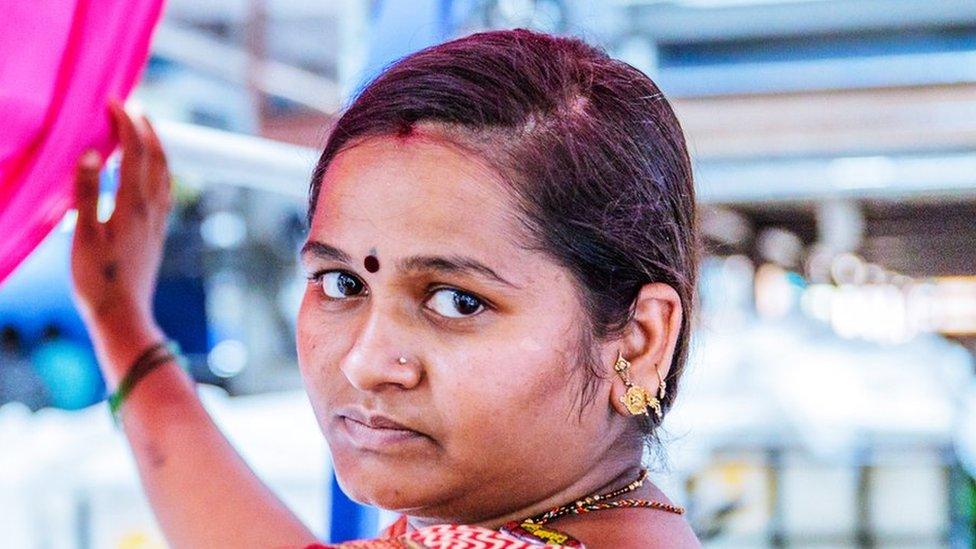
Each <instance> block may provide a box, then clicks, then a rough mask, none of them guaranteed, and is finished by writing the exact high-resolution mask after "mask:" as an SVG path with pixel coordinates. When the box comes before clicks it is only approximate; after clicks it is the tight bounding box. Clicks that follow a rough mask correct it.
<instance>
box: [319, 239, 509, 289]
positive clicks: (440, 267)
mask: <svg viewBox="0 0 976 549" xmlns="http://www.w3.org/2000/svg"><path fill="white" fill-rule="evenodd" d="M300 255H301V257H303V258H304V257H305V256H308V255H312V256H315V257H317V258H319V259H323V260H326V261H338V262H341V263H347V264H352V257H351V256H350V255H349V254H348V253H346V252H344V251H342V250H340V249H339V248H336V247H335V246H331V245H329V244H326V243H325V242H319V241H317V240H309V241H308V242H306V243H305V245H304V246H302V251H301V253H300ZM397 269H398V270H400V271H407V272H409V271H435V272H441V273H452V274H480V275H482V276H484V277H487V278H490V279H492V280H495V281H496V282H499V283H501V284H504V285H506V286H511V287H512V288H519V286H517V285H515V284H513V283H512V282H509V281H508V280H506V279H505V278H504V277H502V276H501V275H499V274H498V273H496V272H495V271H494V269H492V268H491V267H489V266H487V265H485V264H484V263H482V262H480V261H478V260H477V259H474V258H471V257H466V256H462V255H450V256H440V255H415V256H411V257H407V258H404V259H401V260H400V261H398V262H397Z"/></svg>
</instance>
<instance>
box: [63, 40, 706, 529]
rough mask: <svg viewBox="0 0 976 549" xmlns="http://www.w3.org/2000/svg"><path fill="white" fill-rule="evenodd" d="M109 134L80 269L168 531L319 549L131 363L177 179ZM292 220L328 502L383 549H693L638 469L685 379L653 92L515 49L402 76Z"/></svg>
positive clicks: (369, 92)
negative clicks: (383, 515)
mask: <svg viewBox="0 0 976 549" xmlns="http://www.w3.org/2000/svg"><path fill="white" fill-rule="evenodd" d="M112 112H113V118H114V120H115V123H116V126H117V128H118V130H119V135H120V139H121V141H122V148H123V161H122V166H121V180H122V184H121V188H120V190H119V196H118V199H117V205H116V210H115V213H114V214H113V217H112V219H111V220H109V221H108V222H107V223H106V224H104V225H101V224H99V223H98V222H97V220H96V215H95V207H96V204H95V202H96V199H97V192H96V191H97V170H98V165H99V160H98V158H97V157H92V156H86V157H84V158H83V159H82V161H81V163H80V167H79V176H78V202H79V203H78V208H79V218H78V228H77V231H76V238H75V246H74V255H73V261H72V268H73V273H74V280H75V285H76V295H77V299H78V302H79V304H80V306H81V308H82V310H83V311H84V316H85V319H86V322H87V324H88V326H89V328H90V330H91V333H92V336H93V339H94V341H95V344H96V347H97V351H98V353H99V357H100V362H101V364H102V365H103V367H104V369H105V374H106V377H107V379H108V382H109V384H110V386H111V387H118V385H119V384H120V383H121V384H122V388H117V389H116V393H117V394H118V393H121V394H122V397H123V398H122V399H116V400H114V401H113V402H115V403H116V404H118V402H119V400H122V402H121V412H122V414H121V417H122V421H123V426H124V429H125V433H126V435H127V436H128V438H129V441H130V443H131V445H132V449H133V452H134V454H135V457H136V460H137V462H138V464H139V469H140V474H141V476H142V480H143V483H144V486H145V489H146V491H147V493H148V496H149V499H150V502H151V503H152V506H153V508H154V510H155V512H156V515H157V517H158V519H159V522H160V524H161V526H162V528H163V531H164V532H165V534H166V536H167V538H168V540H169V541H170V543H172V544H173V545H174V546H178V547H226V546H235V547H244V546H248V547H250V546H253V547H292V546H296V547H301V546H306V545H308V544H312V543H314V542H315V540H314V538H313V536H312V534H311V533H310V532H309V531H308V530H307V529H306V528H305V527H304V526H302V525H301V524H300V523H299V522H298V521H297V520H296V519H295V517H294V516H293V515H291V514H290V513H289V511H288V510H287V509H286V508H285V507H284V506H283V505H282V504H281V503H280V501H279V500H277V499H276V498H275V497H274V496H273V495H272V494H271V493H270V492H269V491H268V490H267V488H266V487H265V486H263V485H262V484H261V482H260V481H259V480H258V479H257V478H256V477H255V476H254V475H253V473H252V472H251V471H250V470H249V469H248V468H247V466H246V465H245V464H244V463H243V462H242V461H241V459H240V458H239V457H238V455H237V453H236V452H235V451H234V450H233V448H231V447H230V445H229V444H228V443H227V442H226V440H225V439H224V438H223V437H222V436H221V434H220V433H219V431H218V430H217V429H216V427H215V426H214V424H213V423H212V422H211V420H210V418H209V417H208V416H207V414H206V412H205V411H204V409H203V408H202V407H201V406H200V403H199V401H198V400H197V398H196V396H195V393H194V390H193V386H192V384H191V382H190V380H189V379H188V378H187V377H186V376H185V375H184V374H183V373H182V372H181V370H180V369H179V367H178V366H177V365H176V364H175V363H174V362H175V361H174V360H172V359H171V357H170V355H166V354H165V353H164V354H163V356H162V357H161V358H159V359H157V360H156V362H157V364H155V365H153V366H150V367H148V368H147V367H146V366H145V361H146V359H145V356H143V357H142V358H143V359H144V360H141V361H140V360H137V359H138V358H139V355H140V354H144V351H145V349H147V348H151V347H152V345H153V344H156V343H158V342H160V341H163V340H164V339H165V337H164V335H163V334H162V333H161V332H160V330H159V329H158V327H156V325H155V324H154V321H153V315H152V311H151V305H150V303H151V299H150V298H151V295H152V292H153V286H154V281H155V276H156V270H157V267H158V264H159V261H160V250H161V248H162V241H163V234H164V225H165V217H166V213H167V211H168V208H169V200H170V199H169V188H168V185H169V183H168V181H169V177H168V174H167V170H166V160H165V157H164V154H163V151H162V149H161V147H160V144H159V140H158V139H157V138H156V136H155V134H154V133H153V131H152V128H151V127H150V125H149V124H148V122H147V121H146V120H145V119H144V118H143V119H138V120H131V119H129V118H128V116H127V115H126V114H125V113H124V111H122V110H121V108H120V107H119V106H118V105H113V106H112ZM308 219H309V225H310V229H309V234H308V240H307V242H306V243H305V245H304V247H303V249H302V252H301V261H302V264H303V266H304V268H305V270H306V272H307V274H308V285H307V288H306V292H305V295H304V299H303V302H302V305H301V309H300V312H299V316H298V329H297V335H296V343H297V346H298V359H299V364H300V368H301V371H302V375H303V378H304V381H305V386H306V390H307V392H308V395H309V398H310V401H311V403H312V407H313V408H314V410H315V413H316V417H317V418H318V421H319V424H320V426H321V429H322V432H323V433H324V435H325V437H326V439H327V441H328V444H329V447H330V450H331V452H332V457H333V462H334V465H335V469H336V473H337V476H338V478H339V481H340V483H341V484H342V486H343V489H344V490H345V491H346V492H347V493H348V494H349V495H350V496H351V497H352V498H354V499H356V500H358V501H361V502H364V503H368V504H371V505H376V506H378V507H381V508H384V509H391V510H396V511H398V512H400V513H402V514H403V518H402V519H401V520H400V521H398V522H397V523H396V524H395V525H393V526H392V527H391V528H390V529H389V530H388V531H387V533H386V538H387V541H384V542H377V543H380V545H376V546H383V547H425V546H426V547H434V546H436V547H460V546H466V545H463V542H461V541H459V540H460V539H462V538H463V539H467V538H466V536H475V537H478V536H483V538H481V539H489V538H490V539H493V540H496V541H498V543H499V545H497V546H498V547H531V546H534V545H536V544H539V545H541V544H544V543H546V542H550V543H556V542H558V543H560V544H562V545H567V546H574V545H576V546H579V544H580V543H582V544H585V546H586V547H589V548H602V547H615V548H620V547H692V546H697V540H696V539H695V537H694V534H693V533H692V532H691V530H690V528H689V527H688V524H687V522H686V521H685V519H684V517H683V516H682V515H681V514H680V512H681V510H680V509H679V508H676V507H674V506H672V505H671V504H670V502H669V501H668V500H667V497H666V496H665V495H664V494H663V493H661V492H660V491H659V490H658V489H657V488H656V487H654V486H653V485H652V483H651V482H649V481H645V480H644V476H643V473H642V470H643V469H642V465H641V459H642V455H643V453H644V449H645V445H647V444H651V443H653V442H654V441H655V436H654V435H655V432H656V429H657V428H658V425H659V424H660V422H661V419H662V418H663V416H664V414H666V412H667V411H668V409H669V408H670V407H671V404H672V402H673V400H674V396H675V390H676V389H677V386H678V380H679V378H680V376H681V371H682V368H683V364H684V361H685V357H686V354H687V348H688V337H689V333H688V332H689V324H690V318H691V312H692V305H693V288H694V283H695V278H696V271H697V245H698V244H697V233H696V228H695V205H694V193H693V188H692V176H691V168H690V164H689V160H688V155H687V151H686V147H685V143H684V138H683V136H682V133H681V129H680V127H679V125H678V122H677V120H676V118H675V116H674V114H673V112H672V110H671V108H670V106H669V105H668V103H667V101H666V100H665V99H664V97H663V96H662V95H661V93H660V91H659V90H658V89H657V88H656V86H655V85H654V84H653V83H652V82H651V81H650V80H649V79H648V78H647V77H646V76H645V75H643V74H642V73H640V72H639V71H637V70H635V69H633V68H632V67H630V66H629V65H626V64H624V63H621V62H619V61H615V60H612V59H610V58H608V57H607V56H606V55H605V54H603V53H602V52H600V51H598V50H596V49H594V48H592V47H590V46H587V45H585V44H584V43H582V42H580V41H578V40H574V39H566V38H556V37H552V36H547V35H543V34H537V33H533V32H530V31H524V30H515V31H501V32H489V33H483V34H476V35H473V36H469V37H467V38H463V39H460V40H456V41H453V42H448V43H445V44H442V45H439V46H435V47H433V48H429V49H427V50H423V51H421V52H418V53H415V54H413V55H411V56H408V57H407V58H405V59H403V60H401V61H400V62H398V63H396V64H395V65H393V66H392V67H390V68H389V69H387V70H386V71H385V72H384V73H383V74H382V75H380V76H379V77H378V78H377V79H376V80H375V81H373V82H372V83H370V84H369V85H368V86H367V87H366V88H365V89H364V90H363V92H362V93H361V94H360V95H359V96H358V98H356V100H355V101H354V102H353V103H352V105H351V106H350V107H349V108H348V109H347V111H346V112H345V113H344V114H343V116H342V117H341V118H340V119H339V121H338V123H337V124H336V126H335V128H334V129H333V130H332V133H331V135H330V138H329V141H328V143H327V144H326V147H325V150H324V152H323V154H322V156H321V158H320V160H319V162H318V165H317V167H316V169H315V172H314V175H313V178H312V183H311V189H310V201H309V211H308ZM134 362H136V363H138V364H140V365H139V366H135V367H134V366H132V365H133V363H134ZM136 370H138V371H139V372H140V373H138V374H133V372H134V371H136ZM133 378H135V381H138V383H137V384H135V383H133ZM588 496H589V497H590V499H589V500H585V498H586V497H588ZM596 496H599V497H596ZM577 500H582V501H579V502H578V503H577ZM554 509H555V511H554V512H550V513H548V514H546V512H547V511H552V510H554ZM586 511H592V512H586ZM437 525H464V526H452V527H446V526H437ZM444 540H449V541H444ZM450 540H453V541H450ZM518 540H521V541H518ZM411 544H413V545H411ZM370 546H372V545H370Z"/></svg>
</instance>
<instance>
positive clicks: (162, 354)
mask: <svg viewBox="0 0 976 549" xmlns="http://www.w3.org/2000/svg"><path fill="white" fill-rule="evenodd" d="M173 360H176V361H177V362H179V363H180V366H182V367H184V368H185V363H184V360H183V359H182V355H181V354H180V346H179V344H177V343H176V342H175V341H172V340H169V341H163V342H160V343H156V344H154V345H152V346H150V347H149V348H148V349H146V350H145V351H143V352H142V353H141V354H140V355H139V356H138V357H137V358H136V360H135V362H133V363H132V366H131V367H130V368H129V369H128V371H126V373H125V375H124V376H123V377H122V381H120V382H119V385H118V387H116V388H115V392H114V393H112V394H111V395H110V396H109V397H108V408H109V411H110V412H112V418H113V419H114V420H115V423H116V425H118V424H120V421H121V420H120V417H119V410H121V408H122V404H123V403H124V402H125V399H126V398H128V396H129V394H131V393H132V390H133V389H134V388H135V386H136V384H138V383H139V381H141V380H142V379H143V378H144V377H146V376H147V375H148V374H149V373H151V372H152V371H153V370H155V369H156V368H157V367H159V366H161V365H163V364H166V363H167V362H170V361H173Z"/></svg>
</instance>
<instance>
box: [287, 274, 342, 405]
mask: <svg viewBox="0 0 976 549" xmlns="http://www.w3.org/2000/svg"><path fill="white" fill-rule="evenodd" d="M311 291H312V290H309V291H308V292H306V294H305V297H304V298H303V300H302V304H301V307H300V308H299V310H298V317H297V319H296V329H295V349H296V351H297V354H298V367H299V370H300V371H301V374H302V378H303V379H304V381H305V386H306V388H307V390H308V392H309V395H310V396H313V397H314V396H316V395H319V394H321V393H323V392H324V391H325V390H326V389H327V388H328V386H329V384H330V383H332V382H333V381H334V379H333V378H334V376H335V375H336V374H337V373H338V368H337V365H338V363H339V360H340V353H341V349H342V348H343V345H344V344H345V342H344V339H343V336H344V334H345V333H346V332H345V331H344V330H339V329H336V328H337V327H336V326H334V325H330V324H328V323H327V322H326V321H327V316H326V315H323V314H321V311H319V310H317V306H316V302H315V298H314V296H312V295H311ZM313 400H314V399H313ZM314 404H316V403H315V402H313V405H314Z"/></svg>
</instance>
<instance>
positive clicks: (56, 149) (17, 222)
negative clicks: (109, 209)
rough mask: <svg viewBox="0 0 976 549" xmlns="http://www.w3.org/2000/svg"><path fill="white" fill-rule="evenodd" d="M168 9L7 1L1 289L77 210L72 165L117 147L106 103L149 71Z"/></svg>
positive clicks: (95, 0)
mask: <svg viewBox="0 0 976 549" xmlns="http://www.w3.org/2000/svg"><path fill="white" fill-rule="evenodd" d="M162 7H163V0H41V1H28V2H25V1H24V0H0V29H2V31H0V283H2V282H3V280H4V279H5V278H6V277H7V276H8V275H9V274H10V273H11V272H12V271H13V270H14V269H15V268H16V267H17V265H19V264H20V262H21V261H23V260H24V258H26V257H27V256H28V255H29V254H30V252H31V251H33V250H34V248H35V247H37V245H38V244H40V242H41V241H42V240H43V239H44V237H45V236H47V234H48V233H50V232H51V229H53V228H54V226H55V225H56V224H57V223H58V221H60V220H61V218H62V217H63V216H64V214H65V212H66V211H67V210H68V209H69V208H71V207H72V206H73V204H74V193H73V181H74V171H75V163H76V162H77V159H78V157H79V156H80V155H81V153H82V152H84V151H85V150H87V149H89V148H95V149H97V150H98V151H99V152H100V153H101V154H102V158H105V157H106V156H108V154H109V153H110V152H111V151H112V150H113V149H114V148H115V145H116V143H117V141H116V137H115V136H114V135H112V132H111V128H110V122H109V117H108V111H107V110H106V107H107V105H108V99H109V98H110V97H117V98H119V99H124V98H125V97H127V96H128V94H129V92H130V91H131V90H132V88H133V86H135V83H136V82H137V81H138V78H139V75H140V73H141V72H142V69H143V67H144V66H145V64H146V59H147V58H148V54H149V42H150V39H151V37H152V31H153V28H154V27H155V26H156V23H157V22H158V21H159V18H160V15H161V13H162Z"/></svg>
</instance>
